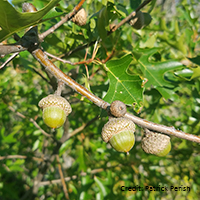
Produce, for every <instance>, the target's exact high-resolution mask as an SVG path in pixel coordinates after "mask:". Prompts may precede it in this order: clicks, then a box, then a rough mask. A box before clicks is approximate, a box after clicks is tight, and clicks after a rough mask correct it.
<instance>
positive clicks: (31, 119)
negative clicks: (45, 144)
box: [8, 106, 52, 137]
mask: <svg viewBox="0 0 200 200" xmlns="http://www.w3.org/2000/svg"><path fill="white" fill-rule="evenodd" d="M8 108H9V109H10V110H11V111H12V112H14V113H15V114H16V115H17V116H19V117H21V118H23V119H26V118H27V117H26V116H25V115H23V114H21V113H20V112H17V111H15V109H14V108H13V107H11V106H8ZM29 121H30V122H32V123H33V124H34V126H35V127H36V128H38V129H39V130H40V131H41V132H42V134H43V135H45V136H46V137H52V136H51V135H50V134H48V133H47V132H45V131H44V130H43V129H42V128H41V127H40V126H39V125H38V123H37V122H36V121H35V120H34V119H33V118H30V119H29Z"/></svg>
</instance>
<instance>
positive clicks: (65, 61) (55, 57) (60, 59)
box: [45, 51, 74, 65]
mask: <svg viewBox="0 0 200 200" xmlns="http://www.w3.org/2000/svg"><path fill="white" fill-rule="evenodd" d="M45 54H46V55H47V56H49V57H52V58H54V59H55V60H59V61H60V62H62V63H68V64H70V65H74V63H72V62H71V61H69V60H63V59H62V58H59V57H57V56H54V55H53V54H50V53H48V52H46V51H45Z"/></svg>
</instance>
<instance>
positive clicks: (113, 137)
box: [101, 117, 135, 152]
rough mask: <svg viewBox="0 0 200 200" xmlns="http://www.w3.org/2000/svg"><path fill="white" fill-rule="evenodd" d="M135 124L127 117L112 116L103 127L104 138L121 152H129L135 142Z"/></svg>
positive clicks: (102, 134)
mask: <svg viewBox="0 0 200 200" xmlns="http://www.w3.org/2000/svg"><path fill="white" fill-rule="evenodd" d="M134 132H135V124H134V123H133V121H131V120H129V119H127V118H123V117H120V118H111V119H110V120H109V121H108V122H107V123H106V124H105V125H104V127H103V129H102V132H101V136H102V139H103V140H104V141H105V142H106V143H107V142H109V143H110V144H111V146H112V147H113V148H114V149H115V150H116V151H119V152H129V151H130V150H131V149H132V147H133V146H134V144H135V136H134Z"/></svg>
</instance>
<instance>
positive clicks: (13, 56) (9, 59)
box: [0, 52, 19, 69]
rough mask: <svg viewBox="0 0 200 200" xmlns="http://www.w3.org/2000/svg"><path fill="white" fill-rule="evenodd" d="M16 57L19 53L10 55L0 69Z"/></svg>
mask: <svg viewBox="0 0 200 200" xmlns="http://www.w3.org/2000/svg"><path fill="white" fill-rule="evenodd" d="M17 55H19V52H16V53H14V54H13V55H11V56H10V57H9V58H8V59H7V60H6V61H5V62H4V63H3V64H2V65H1V66H0V69H2V68H4V67H5V66H6V65H7V64H8V63H9V62H11V61H12V60H13V59H14V58H15V57H16V56H17Z"/></svg>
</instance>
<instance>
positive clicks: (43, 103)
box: [38, 94, 72, 115]
mask: <svg viewBox="0 0 200 200" xmlns="http://www.w3.org/2000/svg"><path fill="white" fill-rule="evenodd" d="M38 105H39V107H40V108H41V109H42V110H43V109H45V108H46V107H50V106H56V107H59V108H62V109H63V110H64V111H65V113H66V115H68V114H69V113H71V112H72V108H71V106H70V104H69V102H68V101H67V100H66V99H65V98H63V97H61V96H59V95H54V94H50V95H48V96H47V97H45V98H43V99H41V100H40V102H39V103H38Z"/></svg>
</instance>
